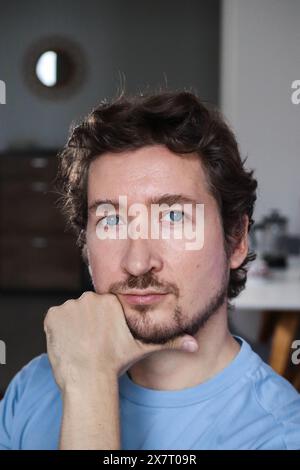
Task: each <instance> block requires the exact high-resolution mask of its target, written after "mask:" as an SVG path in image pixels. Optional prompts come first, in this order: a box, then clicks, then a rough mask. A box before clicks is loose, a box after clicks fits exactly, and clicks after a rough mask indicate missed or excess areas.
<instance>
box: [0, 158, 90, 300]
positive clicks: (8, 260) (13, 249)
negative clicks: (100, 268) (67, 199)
mask: <svg viewBox="0 0 300 470" xmlns="http://www.w3.org/2000/svg"><path fill="white" fill-rule="evenodd" d="M57 163H58V160H57V156H56V153H55V152H51V153H42V152H40V153H34V154H32V153H31V154H6V155H0V291H3V290H15V289H17V290H31V291H32V290H38V291H40V290H46V291H65V290H67V291H79V290H81V289H82V285H81V284H82V276H83V273H82V271H83V263H82V260H81V257H80V252H79V250H78V248H77V246H76V243H75V235H73V233H71V232H67V231H66V228H65V227H66V224H65V220H64V218H63V216H62V215H61V213H60V211H59V209H58V208H57V206H56V201H57V195H56V194H55V192H54V179H55V176H56V173H57V167H58V165H57Z"/></svg>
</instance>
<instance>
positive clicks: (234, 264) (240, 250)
mask: <svg viewBox="0 0 300 470" xmlns="http://www.w3.org/2000/svg"><path fill="white" fill-rule="evenodd" d="M248 226H249V218H248V216H247V215H244V216H243V230H242V236H241V237H240V239H239V241H238V243H237V244H236V246H235V248H234V250H233V252H232V254H231V257H230V268H231V269H237V268H238V267H239V266H240V265H241V264H242V262H243V261H244V259H245V258H246V256H247V254H248V248H249V245H248Z"/></svg>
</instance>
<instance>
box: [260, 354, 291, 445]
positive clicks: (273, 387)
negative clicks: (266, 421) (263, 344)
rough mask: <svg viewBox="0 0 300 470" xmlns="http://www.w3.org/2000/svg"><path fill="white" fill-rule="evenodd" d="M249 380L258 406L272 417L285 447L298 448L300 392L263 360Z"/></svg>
mask: <svg viewBox="0 0 300 470" xmlns="http://www.w3.org/2000/svg"><path fill="white" fill-rule="evenodd" d="M251 380H252V385H253V391H254V396H255V399H256V401H257V404H258V406H259V407H261V408H262V409H263V410H264V411H265V413H266V414H268V415H271V416H272V417H273V419H274V422H275V423H276V425H277V427H278V429H280V434H281V437H282V440H283V442H284V444H285V447H286V448H287V449H300V394H299V393H298V392H297V390H296V389H295V388H294V387H293V386H292V385H291V384H290V382H288V381H287V380H286V379H284V378H283V377H281V376H280V375H279V374H277V373H276V372H275V371H274V370H273V369H272V368H271V367H270V366H268V365H267V364H266V363H264V362H263V361H261V363H260V366H259V367H258V368H257V369H256V370H255V372H254V373H253V374H252V376H251Z"/></svg>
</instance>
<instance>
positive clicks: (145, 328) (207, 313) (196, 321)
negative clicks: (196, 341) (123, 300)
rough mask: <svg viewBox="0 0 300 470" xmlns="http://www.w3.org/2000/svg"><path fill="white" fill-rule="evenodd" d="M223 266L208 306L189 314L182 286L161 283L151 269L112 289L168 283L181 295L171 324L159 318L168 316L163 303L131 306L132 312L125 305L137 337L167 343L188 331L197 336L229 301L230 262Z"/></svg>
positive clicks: (173, 291) (128, 320)
mask: <svg viewBox="0 0 300 470" xmlns="http://www.w3.org/2000/svg"><path fill="white" fill-rule="evenodd" d="M223 269H224V270H223V275H222V279H221V281H220V284H219V286H218V287H217V289H216V290H215V292H213V293H212V294H211V296H210V298H209V299H208V300H207V301H206V304H205V306H204V307H202V308H201V309H200V310H197V311H196V312H194V313H193V314H192V315H191V313H189V315H188V314H187V313H186V312H184V311H183V309H182V307H181V306H180V305H179V303H178V297H179V291H178V288H177V287H176V286H174V285H171V284H164V285H162V284H161V283H158V281H157V280H156V279H155V278H153V275H152V274H151V273H146V274H145V275H143V276H142V277H141V276H140V277H138V278H136V277H134V276H131V277H130V278H129V279H128V281H127V282H126V283H118V284H114V285H113V286H112V287H111V289H110V292H112V293H118V292H120V290H122V289H125V290H128V289H130V288H137V289H143V288H144V289H146V288H148V287H156V288H160V289H161V288H162V287H163V288H166V287H167V290H168V291H171V292H172V293H173V294H174V295H175V297H177V304H176V306H175V308H174V309H173V313H172V316H171V319H170V318H169V317H168V318H167V324H163V323H162V321H159V318H160V319H162V316H165V317H166V315H165V312H163V311H162V309H161V307H160V306H159V305H134V306H130V311H129V312H126V311H125V309H124V307H123V309H124V316H125V320H126V323H127V326H128V328H129V330H130V332H131V334H132V336H133V337H134V338H135V339H136V340H139V341H141V342H143V343H147V344H160V345H163V344H165V343H167V342H169V341H172V340H175V339H176V338H178V337H180V336H183V335H185V334H188V335H192V336H194V335H195V334H196V333H198V332H199V330H200V329H202V328H203V327H204V326H205V325H206V323H207V322H208V320H209V319H210V318H211V317H212V316H213V315H214V314H216V313H217V312H218V311H219V309H220V307H221V306H222V305H223V304H224V303H225V302H226V301H227V290H228V271H227V264H226V263H225V265H224V268H223ZM120 288H121V289H120ZM126 309H127V307H126ZM160 309H161V316H160Z"/></svg>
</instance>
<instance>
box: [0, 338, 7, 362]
mask: <svg viewBox="0 0 300 470" xmlns="http://www.w3.org/2000/svg"><path fill="white" fill-rule="evenodd" d="M4 364H6V344H5V342H4V341H2V340H1V339H0V365H4Z"/></svg>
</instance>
